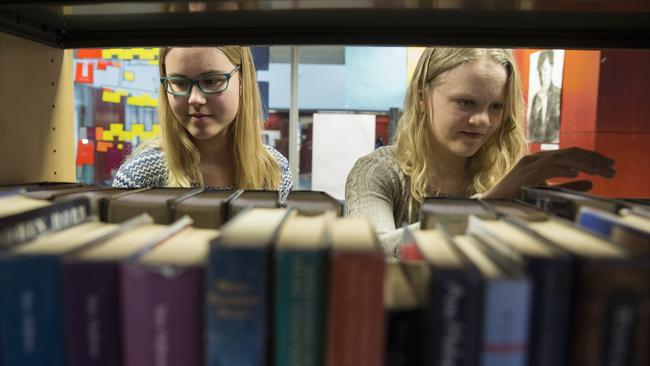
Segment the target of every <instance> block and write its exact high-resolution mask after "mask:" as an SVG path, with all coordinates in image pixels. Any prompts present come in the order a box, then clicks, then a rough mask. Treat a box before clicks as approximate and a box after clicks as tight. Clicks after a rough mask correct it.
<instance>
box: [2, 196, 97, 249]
mask: <svg viewBox="0 0 650 366" xmlns="http://www.w3.org/2000/svg"><path fill="white" fill-rule="evenodd" d="M89 215H90V203H89V201H88V198H87V197H80V198H76V199H73V200H69V201H62V202H56V203H53V204H51V205H49V206H45V207H41V208H38V209H35V210H31V211H27V212H23V213H20V214H17V215H12V216H8V217H4V218H1V219H0V249H1V248H3V247H4V248H6V247H10V246H13V245H16V244H20V243H24V242H26V241H29V240H32V239H34V238H36V237H37V236H38V235H40V234H42V233H44V232H47V231H55V230H60V229H65V228H67V227H70V226H73V225H76V224H79V223H82V222H83V221H85V220H86V219H87V218H88V216H89Z"/></svg>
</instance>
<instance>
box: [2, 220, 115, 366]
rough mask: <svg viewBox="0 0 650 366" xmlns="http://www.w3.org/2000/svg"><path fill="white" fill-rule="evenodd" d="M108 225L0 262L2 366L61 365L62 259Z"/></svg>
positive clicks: (54, 238) (89, 226)
mask: <svg viewBox="0 0 650 366" xmlns="http://www.w3.org/2000/svg"><path fill="white" fill-rule="evenodd" d="M108 226H109V225H106V224H103V223H99V222H89V223H86V224H81V225H78V226H75V227H72V228H69V229H67V230H63V231H59V232H56V233H52V234H49V235H45V236H42V237H40V238H38V239H37V240H34V241H32V242H29V243H25V244H23V245H20V246H16V247H14V248H12V249H11V250H8V251H6V252H4V253H3V255H2V257H0V288H2V298H1V300H0V327H1V332H2V344H1V345H0V349H1V351H0V353H1V354H2V364H3V365H4V366H14V365H15V366H27V365H53V366H58V365H64V364H65V357H64V356H65V352H64V344H63V339H64V337H63V335H64V332H63V312H62V301H61V286H60V283H61V265H62V261H61V256H62V255H63V254H65V253H66V252H68V251H71V250H74V249H76V248H78V247H80V246H82V245H84V244H86V243H87V242H89V241H91V240H92V239H93V238H95V237H98V236H100V235H102V234H103V233H104V232H105V230H106V227H108Z"/></svg>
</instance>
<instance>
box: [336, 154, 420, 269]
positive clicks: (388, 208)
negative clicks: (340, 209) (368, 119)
mask: <svg viewBox="0 0 650 366" xmlns="http://www.w3.org/2000/svg"><path fill="white" fill-rule="evenodd" d="M408 182H409V179H408V177H407V176H406V175H404V172H402V170H401V169H400V168H399V165H398V164H397V159H396V157H395V146H384V147H380V148H379V149H377V150H375V151H373V152H372V153H370V154H368V155H366V156H364V157H362V158H360V159H359V160H357V162H356V163H355V164H354V167H353V168H352V170H351V171H350V174H348V179H347V182H346V184H345V210H346V215H347V216H357V217H358V216H361V217H367V218H368V219H369V220H370V221H371V222H372V223H373V225H374V226H375V230H376V231H377V234H378V235H379V239H380V240H381V243H382V246H383V249H384V251H385V253H386V255H388V256H394V257H397V256H399V245H400V244H401V243H402V240H403V235H404V229H403V228H402V226H403V225H405V224H411V225H410V226H411V228H412V229H417V228H419V226H420V223H419V222H415V221H416V220H417V219H418V218H419V210H420V205H419V204H418V203H417V202H416V203H415V204H414V205H413V206H414V207H413V212H411V214H410V215H409V208H408V202H409V197H410V196H411V190H410V188H409V183H408ZM409 216H410V217H409Z"/></svg>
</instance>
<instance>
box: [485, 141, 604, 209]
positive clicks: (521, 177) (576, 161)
mask: <svg viewBox="0 0 650 366" xmlns="http://www.w3.org/2000/svg"><path fill="white" fill-rule="evenodd" d="M613 165H614V160H612V159H609V158H607V157H606V156H604V155H602V154H599V153H597V152H595V151H590V150H585V149H581V148H578V147H572V148H568V149H561V150H553V151H544V152H540V153H536V154H532V155H527V156H525V157H524V158H522V159H521V160H520V161H519V162H518V163H517V165H515V167H514V168H513V169H512V170H511V171H510V172H509V173H508V174H507V175H506V176H505V177H503V178H502V179H501V180H500V181H499V182H498V183H497V184H496V185H495V186H494V187H492V189H490V190H489V191H488V192H487V193H486V194H485V195H483V197H484V198H516V197H518V196H519V189H520V188H521V187H522V186H526V185H537V184H540V183H543V182H545V181H546V180H547V179H551V178H558V177H562V178H575V177H577V176H578V174H580V173H586V174H590V175H599V176H602V177H605V178H611V177H613V176H614V175H615V174H616V171H615V170H614V169H613ZM576 188H578V190H582V189H581V188H587V189H588V188H591V184H590V183H589V186H588V187H587V184H586V183H579V184H577V185H576Z"/></svg>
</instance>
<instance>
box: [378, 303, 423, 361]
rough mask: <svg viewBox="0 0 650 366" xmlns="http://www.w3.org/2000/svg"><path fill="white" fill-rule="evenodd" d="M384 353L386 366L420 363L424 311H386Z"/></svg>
mask: <svg viewBox="0 0 650 366" xmlns="http://www.w3.org/2000/svg"><path fill="white" fill-rule="evenodd" d="M385 314H386V320H385V321H386V323H385V324H386V342H385V346H386V352H385V358H384V364H385V365H388V366H408V365H418V364H420V363H421V362H422V355H423V353H422V352H423V349H425V348H424V347H425V346H426V347H429V345H428V344H427V343H425V342H424V341H423V339H424V337H423V330H424V310H423V309H421V308H410V309H386V312H385Z"/></svg>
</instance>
